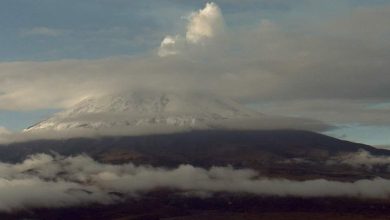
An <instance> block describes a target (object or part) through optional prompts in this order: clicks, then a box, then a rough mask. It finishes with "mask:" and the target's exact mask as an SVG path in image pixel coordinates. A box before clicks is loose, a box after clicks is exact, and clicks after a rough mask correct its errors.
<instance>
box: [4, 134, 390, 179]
mask: <svg viewBox="0 0 390 220" xmlns="http://www.w3.org/2000/svg"><path fill="white" fill-rule="evenodd" d="M361 149H363V150H366V151H368V152H370V153H371V154H372V155H382V156H383V155H384V156H390V151H389V150H384V149H377V148H374V147H371V146H368V145H363V144H357V143H352V142H348V141H343V140H339V139H336V138H332V137H328V136H325V135H322V134H317V133H314V132H308V131H295V130H273V131H193V132H188V133H179V134H165V135H149V136H136V137H100V138H74V139H67V140H36V141H30V142H25V143H14V144H9V145H3V146H0V160H1V161H3V162H20V161H22V160H24V159H25V158H26V156H28V155H31V154H35V153H53V152H56V153H59V154H61V155H65V156H69V155H78V154H81V153H85V154H87V155H89V156H91V157H92V158H94V159H96V160H98V161H101V162H104V163H117V164H120V163H126V162H132V163H135V164H150V165H153V166H164V167H177V166H178V165H180V164H191V165H194V166H200V167H205V168H209V167H211V166H227V165H232V166H233V167H235V168H252V169H255V170H258V171H259V172H261V174H262V175H265V176H270V177H285V178H291V179H308V178H326V179H339V180H354V179H362V178H371V177H375V176H382V177H390V176H389V175H388V172H385V171H384V172H381V170H380V169H378V170H376V171H375V173H373V172H374V171H370V172H367V170H365V169H356V168H351V167H349V166H346V165H333V166H329V165H328V164H325V163H326V162H327V161H328V159H329V158H331V157H333V156H337V155H340V154H345V153H353V152H358V151H359V150H361ZM294 158H300V159H304V160H305V161H306V162H305V163H303V164H302V163H284V161H286V160H291V159H294Z"/></svg>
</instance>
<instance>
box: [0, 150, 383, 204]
mask: <svg viewBox="0 0 390 220" xmlns="http://www.w3.org/2000/svg"><path fill="white" fill-rule="evenodd" d="M389 183H390V180H387V179H381V178H376V179H372V180H365V179H363V180H358V181H355V182H337V181H328V180H324V179H317V180H307V181H292V180H287V179H267V178H263V177H261V176H259V174H258V173H257V172H255V171H253V170H249V169H239V170H238V169H233V168H232V167H212V168H210V169H208V170H206V169H203V168H197V167H193V166H191V165H181V166H179V167H177V168H174V169H165V168H161V167H151V166H135V165H133V164H131V163H129V164H123V165H110V164H102V163H99V162H96V161H94V160H93V159H91V158H89V157H88V156H84V155H79V156H73V157H62V156H59V155H56V156H51V155H47V154H36V155H32V156H30V157H29V158H28V159H26V160H25V161H23V162H22V163H18V164H8V163H0V211H13V210H18V209H26V208H27V209H28V208H39V207H49V208H50V207H64V206H78V205H85V204H89V203H102V204H109V203H114V202H120V201H122V200H123V199H126V198H128V197H131V196H136V195H142V193H144V192H148V191H151V190H155V189H158V188H159V189H161V188H167V189H172V190H176V191H177V192H179V193H183V195H187V196H188V195H192V196H197V195H205V194H206V195H209V196H212V194H213V193H216V192H229V193H251V194H257V195H276V196H302V197H317V196H319V197H323V196H331V197H334V196H347V197H365V198H382V199H385V198H388V197H389V195H390V184H389ZM113 192H116V193H113ZM119 195H123V196H119Z"/></svg>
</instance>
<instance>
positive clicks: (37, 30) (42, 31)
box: [20, 27, 69, 37]
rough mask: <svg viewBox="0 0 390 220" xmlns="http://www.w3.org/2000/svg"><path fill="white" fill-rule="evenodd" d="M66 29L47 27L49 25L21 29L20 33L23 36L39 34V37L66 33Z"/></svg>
mask: <svg viewBox="0 0 390 220" xmlns="http://www.w3.org/2000/svg"><path fill="white" fill-rule="evenodd" d="M68 32H69V31H68V30H63V29H56V28H49V27H34V28H31V29H27V30H22V31H21V32H20V34H21V35H22V36H24V37H31V36H41V37H59V36H62V35H64V34H66V33H68Z"/></svg>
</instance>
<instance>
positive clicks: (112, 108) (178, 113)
mask: <svg viewBox="0 0 390 220" xmlns="http://www.w3.org/2000/svg"><path fill="white" fill-rule="evenodd" d="M258 117H261V114H260V113H257V112H255V111H252V110H250V109H247V108H245V107H243V106H242V105H240V104H238V103H236V102H234V101H231V100H228V99H224V98H219V97H214V96H209V95H203V94H173V93H154V92H133V93H129V94H120V95H106V96H100V97H91V98H87V99H85V100H83V101H81V102H80V103H78V104H76V105H75V106H74V107H72V108H70V109H67V110H65V111H62V112H59V113H57V114H55V115H54V116H53V117H51V118H49V119H47V120H45V121H42V122H40V123H38V124H36V125H34V126H31V127H29V128H27V129H25V131H38V130H42V129H44V130H66V129H73V128H86V129H94V130H100V129H110V128H119V127H120V128H133V129H134V128H137V127H148V128H152V127H155V126H159V127H161V126H169V127H176V128H178V127H179V128H184V129H193V128H194V129H196V128H198V129H204V128H215V127H221V123H220V122H226V121H229V120H232V119H233V120H234V119H241V118H258ZM152 129H153V128H152Z"/></svg>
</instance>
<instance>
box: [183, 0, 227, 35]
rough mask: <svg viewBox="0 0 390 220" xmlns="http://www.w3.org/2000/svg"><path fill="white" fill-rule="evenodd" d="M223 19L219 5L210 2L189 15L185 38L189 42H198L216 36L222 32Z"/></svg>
mask: <svg viewBox="0 0 390 220" xmlns="http://www.w3.org/2000/svg"><path fill="white" fill-rule="evenodd" d="M223 29H224V21H223V16H222V13H221V10H220V9H219V7H218V6H217V5H216V4H215V3H213V2H211V3H207V4H206V6H205V8H204V9H202V10H199V12H197V13H192V14H191V15H190V17H189V23H188V26H187V32H186V39H187V41H188V42H191V43H199V42H201V41H204V40H205V39H209V38H213V37H216V35H218V34H220V33H221V32H223Z"/></svg>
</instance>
